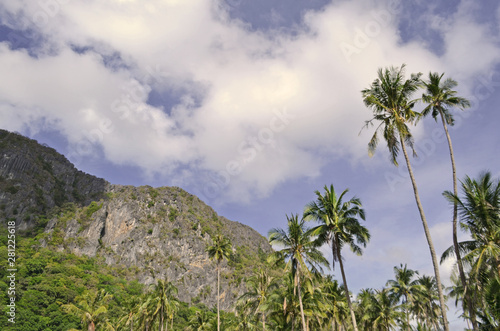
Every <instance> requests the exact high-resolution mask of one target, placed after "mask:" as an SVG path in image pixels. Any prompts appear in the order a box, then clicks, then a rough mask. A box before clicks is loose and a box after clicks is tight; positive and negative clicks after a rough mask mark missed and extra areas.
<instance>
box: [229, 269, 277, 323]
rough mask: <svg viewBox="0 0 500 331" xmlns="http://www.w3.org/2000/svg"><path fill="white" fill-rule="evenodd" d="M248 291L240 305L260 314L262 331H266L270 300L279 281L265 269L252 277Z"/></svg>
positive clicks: (239, 300) (241, 299) (241, 298)
mask: <svg viewBox="0 0 500 331" xmlns="http://www.w3.org/2000/svg"><path fill="white" fill-rule="evenodd" d="M246 285H247V288H248V291H247V292H245V293H244V294H243V295H242V296H241V297H240V298H239V299H238V303H239V305H241V306H243V307H244V308H248V309H250V310H251V311H252V313H255V314H260V316H261V322H262V330H266V315H267V311H268V300H269V297H270V295H271V293H272V291H273V290H274V289H275V288H276V287H277V286H278V282H277V279H276V278H275V277H273V276H271V275H270V274H269V272H268V271H267V270H265V269H263V268H260V269H259V270H258V271H257V273H256V274H255V275H253V276H251V277H250V278H249V279H248V281H247V283H246Z"/></svg>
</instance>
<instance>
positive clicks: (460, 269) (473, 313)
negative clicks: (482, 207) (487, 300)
mask: <svg viewBox="0 0 500 331" xmlns="http://www.w3.org/2000/svg"><path fill="white" fill-rule="evenodd" d="M439 114H440V115H441V122H442V123H443V128H444V132H445V133H446V139H448V148H449V150H450V159H451V170H452V173H453V194H454V195H455V196H457V195H458V188H457V168H456V166H455V156H454V154H453V146H452V144H451V138H450V133H449V132H448V126H447V125H446V121H445V119H444V115H443V113H442V112H439ZM457 218H458V206H457V202H456V201H454V202H453V248H454V249H455V256H456V258H457V266H458V273H459V274H460V281H461V282H462V286H463V288H464V296H465V300H466V301H467V308H468V309H469V318H470V320H471V322H472V328H473V329H474V331H478V330H479V328H478V325H477V321H476V310H475V309H474V303H473V302H472V301H471V298H470V294H469V289H468V286H467V281H466V278H465V272H464V266H463V264H462V258H461V257H460V250H459V249H458V238H457Z"/></svg>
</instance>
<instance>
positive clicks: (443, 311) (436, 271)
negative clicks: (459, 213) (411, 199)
mask: <svg viewBox="0 0 500 331" xmlns="http://www.w3.org/2000/svg"><path fill="white" fill-rule="evenodd" d="M400 142H401V148H402V150H403V154H404V157H405V160H406V166H407V167H408V173H409V174H410V179H411V184H412V185H413V193H414V194H415V201H416V203H417V207H418V211H419V213H420V218H421V219H422V225H423V226H424V232H425V237H426V238H427V244H428V245H429V250H430V252H431V258H432V265H433V266H434V275H435V276H436V283H437V288H438V294H439V303H440V305H441V314H442V317H443V326H444V330H445V331H449V328H448V318H447V317H446V305H445V303H444V296H443V288H442V285H441V277H440V276H439V265H438V261H437V257H436V251H435V250H434V244H433V243H432V238H431V232H430V231H429V226H428V225H427V220H426V218H425V214H424V208H423V207H422V203H421V202H420V196H419V195H418V189H417V182H416V181H415V176H414V175H413V170H412V168H411V164H410V159H409V157H408V153H407V151H406V146H405V144H404V140H403V137H402V136H400Z"/></svg>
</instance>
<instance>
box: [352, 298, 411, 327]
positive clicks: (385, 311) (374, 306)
mask: <svg viewBox="0 0 500 331" xmlns="http://www.w3.org/2000/svg"><path fill="white" fill-rule="evenodd" d="M360 297H361V298H360V299H361V304H362V305H363V316H362V318H361V319H362V320H363V321H364V322H365V330H392V329H394V328H395V327H396V324H397V323H396V321H397V320H399V317H400V314H401V313H400V312H399V311H398V305H397V303H398V299H397V298H396V297H395V296H393V295H391V292H390V290H389V289H382V290H375V291H373V290H372V289H366V290H362V291H361V293H360Z"/></svg>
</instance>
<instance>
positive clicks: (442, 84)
mask: <svg viewBox="0 0 500 331" xmlns="http://www.w3.org/2000/svg"><path fill="white" fill-rule="evenodd" d="M443 76H444V73H443V74H441V75H439V74H438V73H429V80H428V81H426V82H424V85H425V87H426V93H424V94H423V95H422V101H423V102H425V103H427V104H428V105H427V107H425V109H424V110H423V111H422V115H423V116H428V115H429V114H431V115H432V117H433V118H434V119H435V120H436V121H437V118H438V116H439V117H440V118H441V123H442V124H443V129H444V132H445V134H446V139H447V140H448V148H449V150H450V159H451V169H452V174H453V176H452V177H453V194H455V195H458V188H457V170H456V166H455V156H454V154H453V146H452V144H451V138H450V133H449V132H448V125H453V124H454V119H453V115H452V114H451V112H450V109H451V108H459V109H461V110H463V109H465V108H468V107H470V102H469V101H468V100H467V99H465V98H462V97H458V96H457V95H456V94H457V91H454V90H453V88H455V87H456V86H457V85H458V83H457V82H456V81H455V80H453V79H451V78H447V79H446V80H444V81H441V79H442V78H443ZM457 216H458V207H457V203H456V202H455V203H453V223H452V234H453V247H454V249H455V256H456V259H457V266H458V272H459V275H460V281H461V282H462V286H463V288H464V289H465V297H466V301H467V302H469V307H468V310H469V314H470V319H471V321H472V327H473V329H474V330H476V331H477V330H478V326H477V322H476V317H475V311H474V308H473V306H472V305H471V303H472V302H471V301H470V298H469V291H468V290H467V282H466V279H465V273H464V267H463V265H462V260H461V257H460V250H459V248H458V238H457Z"/></svg>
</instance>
